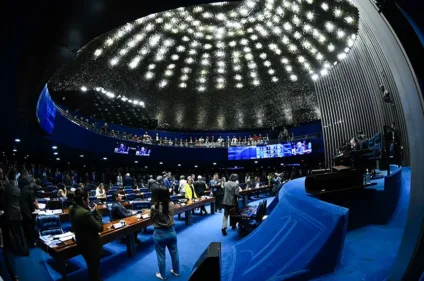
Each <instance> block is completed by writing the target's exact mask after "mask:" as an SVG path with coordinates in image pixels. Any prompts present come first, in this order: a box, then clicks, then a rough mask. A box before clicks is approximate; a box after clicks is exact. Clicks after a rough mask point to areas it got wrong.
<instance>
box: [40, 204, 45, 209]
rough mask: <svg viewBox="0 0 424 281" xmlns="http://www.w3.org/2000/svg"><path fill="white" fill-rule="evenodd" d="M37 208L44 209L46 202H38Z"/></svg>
mask: <svg viewBox="0 0 424 281" xmlns="http://www.w3.org/2000/svg"><path fill="white" fill-rule="evenodd" d="M38 208H40V209H45V208H46V204H43V203H38Z"/></svg>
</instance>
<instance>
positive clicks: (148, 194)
mask: <svg viewBox="0 0 424 281" xmlns="http://www.w3.org/2000/svg"><path fill="white" fill-rule="evenodd" d="M143 197H144V199H147V198H151V197H152V193H151V192H145V193H143Z"/></svg>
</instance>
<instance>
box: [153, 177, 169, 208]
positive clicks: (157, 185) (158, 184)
mask: <svg viewBox="0 0 424 281" xmlns="http://www.w3.org/2000/svg"><path fill="white" fill-rule="evenodd" d="M159 189H166V187H164V186H163V177H162V176H158V177H157V178H156V182H154V183H153V184H152V185H151V188H150V191H151V192H152V200H151V202H152V205H154V204H156V202H157V200H158V196H159V194H158V193H159V191H158V190H159Z"/></svg>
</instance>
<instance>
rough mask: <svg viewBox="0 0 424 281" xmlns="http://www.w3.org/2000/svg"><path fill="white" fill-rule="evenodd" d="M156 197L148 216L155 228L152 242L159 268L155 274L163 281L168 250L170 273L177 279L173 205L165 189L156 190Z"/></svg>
mask: <svg viewBox="0 0 424 281" xmlns="http://www.w3.org/2000/svg"><path fill="white" fill-rule="evenodd" d="M157 195H158V200H157V201H156V203H155V204H154V205H152V208H151V212H150V215H151V220H152V222H153V225H154V227H155V230H154V232H153V241H154V242H155V250H156V256H157V260H158V267H159V272H158V273H156V277H157V278H159V279H161V280H165V279H166V275H165V269H166V263H165V261H166V255H165V249H166V248H168V251H169V254H170V255H171V260H172V269H171V273H172V274H173V275H174V276H177V277H178V276H179V275H180V260H179V256H178V246H177V233H176V232H175V229H174V203H172V202H171V200H170V198H169V192H168V190H167V189H158V190H157Z"/></svg>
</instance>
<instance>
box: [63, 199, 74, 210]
mask: <svg viewBox="0 0 424 281" xmlns="http://www.w3.org/2000/svg"><path fill="white" fill-rule="evenodd" d="M71 205H72V201H71V200H68V199H65V198H62V208H63V209H68V208H69V207H70V206H71Z"/></svg>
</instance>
